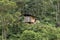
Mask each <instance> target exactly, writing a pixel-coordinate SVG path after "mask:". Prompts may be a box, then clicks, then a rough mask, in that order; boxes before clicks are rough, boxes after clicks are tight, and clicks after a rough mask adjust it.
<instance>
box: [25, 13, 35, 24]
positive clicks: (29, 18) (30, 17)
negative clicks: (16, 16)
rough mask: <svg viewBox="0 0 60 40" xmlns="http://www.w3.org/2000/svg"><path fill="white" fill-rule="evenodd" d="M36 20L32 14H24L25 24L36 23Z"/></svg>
mask: <svg viewBox="0 0 60 40" xmlns="http://www.w3.org/2000/svg"><path fill="white" fill-rule="evenodd" d="M35 21H36V19H35V17H34V16H33V15H31V14H24V22H25V23H35Z"/></svg>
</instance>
